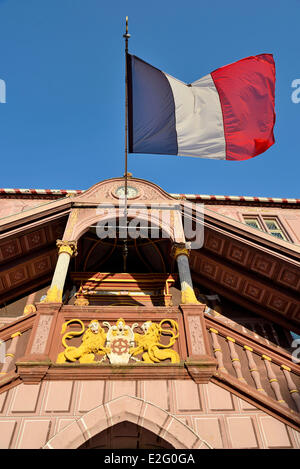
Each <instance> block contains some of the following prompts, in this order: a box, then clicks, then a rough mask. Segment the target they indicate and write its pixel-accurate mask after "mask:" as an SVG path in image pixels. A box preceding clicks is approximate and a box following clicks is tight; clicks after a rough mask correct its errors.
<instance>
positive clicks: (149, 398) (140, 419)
mask: <svg viewBox="0 0 300 469" xmlns="http://www.w3.org/2000/svg"><path fill="white" fill-rule="evenodd" d="M123 196H124V178H113V179H109V180H104V181H101V182H99V183H98V184H96V185H94V186H92V187H91V188H90V189H88V190H86V191H51V190H49V191H38V190H22V189H19V190H9V189H2V190H0V198H1V205H0V269H1V270H0V339H1V343H0V361H1V363H0V366H1V368H0V429H1V432H0V446H1V448H13V449H21V448H46V449H52V448H54V449H56V448H57V449H58V448H73V449H75V448H82V449H91V448H106V449H109V448H111V449H117V448H148V449H153V448H154V449H155V448H157V449H158V448H182V449H210V448H228V449H230V448H231V449H232V448H234V449H238V448H300V395H299V386H300V365H299V362H300V340H299V339H297V337H298V334H300V326H299V321H300V301H299V289H300V275H299V258H300V200H298V199H269V198H260V197H229V196H228V197H225V196H201V195H192V194H168V193H166V192H165V191H164V190H163V189H162V188H160V187H158V186H157V185H156V184H153V183H151V182H149V181H145V180H142V179H136V178H133V177H131V176H129V178H128V207H127V211H126V210H125V207H124V197H123ZM124 233H125V234H124ZM195 239H196V241H197V242H196V241H195Z"/></svg>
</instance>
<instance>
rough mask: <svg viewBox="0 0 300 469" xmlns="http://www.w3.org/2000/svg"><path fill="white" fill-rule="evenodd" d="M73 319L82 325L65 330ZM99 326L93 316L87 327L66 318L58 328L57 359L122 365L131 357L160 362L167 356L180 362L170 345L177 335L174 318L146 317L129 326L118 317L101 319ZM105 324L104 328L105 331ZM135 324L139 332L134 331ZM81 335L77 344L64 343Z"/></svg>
mask: <svg viewBox="0 0 300 469" xmlns="http://www.w3.org/2000/svg"><path fill="white" fill-rule="evenodd" d="M74 323H77V324H80V326H81V329H80V330H79V331H74V330H73V331H69V332H66V333H65V331H66V328H67V327H68V326H69V325H70V324H74ZM166 325H167V326H168V327H166ZM102 326H103V327H102ZM102 326H101V325H100V323H99V321H98V320H96V319H94V320H92V321H91V322H90V324H89V325H88V327H87V328H85V326H84V324H83V322H82V321H81V320H80V319H71V320H70V321H67V322H65V323H64V324H63V327H62V332H61V333H62V334H64V333H65V334H64V336H63V338H62V344H63V346H64V348H65V350H64V351H63V352H61V353H60V354H59V355H58V357H57V363H66V362H76V361H77V360H79V362H80V363H94V362H101V363H103V362H105V361H108V362H109V363H111V364H112V365H124V364H127V363H129V361H130V360H131V361H136V362H138V361H142V362H146V363H159V362H160V361H162V360H167V359H170V361H171V363H178V362H180V357H179V355H178V353H177V352H176V351H175V350H173V349H172V348H171V347H172V346H173V345H174V344H175V341H176V339H177V338H178V336H179V331H178V324H177V322H176V321H174V320H173V319H163V320H162V321H160V323H154V322H152V321H146V322H144V323H143V324H142V325H141V326H139V324H138V323H134V324H132V325H131V326H129V325H127V324H126V322H125V321H124V319H122V318H120V319H118V321H117V322H116V324H114V325H111V324H110V323H109V322H107V321H104V322H103V323H102ZM104 328H107V331H105V329H104ZM138 328H140V330H141V331H142V333H139V332H135V330H136V329H138ZM81 335H82V339H81V345H80V346H79V347H74V346H69V345H68V344H67V342H66V340H70V339H72V338H73V337H75V336H81ZM163 336H168V341H167V343H163V341H162V337H163ZM165 342H166V340H165ZM97 357H99V358H98V359H97Z"/></svg>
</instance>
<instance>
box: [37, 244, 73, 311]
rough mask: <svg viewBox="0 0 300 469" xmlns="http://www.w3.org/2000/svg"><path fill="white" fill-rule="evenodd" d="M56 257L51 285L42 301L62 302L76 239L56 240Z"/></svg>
mask: <svg viewBox="0 0 300 469" xmlns="http://www.w3.org/2000/svg"><path fill="white" fill-rule="evenodd" d="M56 245H57V247H58V259H57V263H56V267H55V272H54V275H53V278H52V283H51V286H50V288H49V290H48V292H47V296H46V299H45V300H44V303H62V295H63V290H64V285H65V281H66V277H67V273H68V268H69V264H70V260H71V257H72V256H76V255H77V241H61V240H59V239H58V240H57V241H56Z"/></svg>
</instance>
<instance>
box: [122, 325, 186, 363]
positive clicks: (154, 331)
mask: <svg viewBox="0 0 300 469" xmlns="http://www.w3.org/2000/svg"><path fill="white" fill-rule="evenodd" d="M165 322H168V323H170V324H171V326H172V329H163V328H162V325H163V324H164V323H165ZM142 330H143V332H144V334H138V333H135V334H134V341H135V343H136V344H137V346H136V347H133V348H131V349H130V353H131V355H132V356H136V355H139V354H140V353H143V352H144V353H143V361H144V362H146V363H158V362H160V361H161V360H166V359H168V358H170V359H171V363H179V362H180V357H179V355H178V353H177V352H176V351H175V350H170V347H172V346H173V345H174V343H175V340H176V339H177V338H178V336H179V332H178V324H177V322H176V321H173V319H163V320H162V321H160V323H159V324H155V323H152V322H151V321H146V322H145V323H144V324H143V325H142ZM162 334H164V335H170V336H171V338H170V341H169V344H168V345H163V344H161V343H160V339H161V335H162Z"/></svg>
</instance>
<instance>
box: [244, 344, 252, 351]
mask: <svg viewBox="0 0 300 469" xmlns="http://www.w3.org/2000/svg"><path fill="white" fill-rule="evenodd" d="M244 349H245V350H249V352H253V348H251V347H248V345H244Z"/></svg>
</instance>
